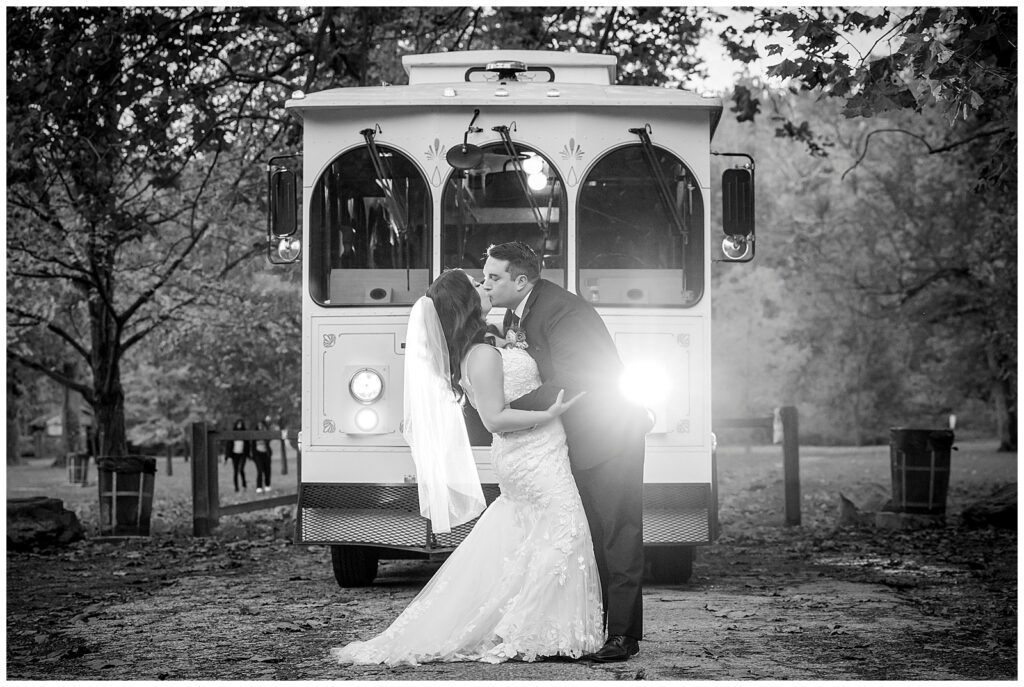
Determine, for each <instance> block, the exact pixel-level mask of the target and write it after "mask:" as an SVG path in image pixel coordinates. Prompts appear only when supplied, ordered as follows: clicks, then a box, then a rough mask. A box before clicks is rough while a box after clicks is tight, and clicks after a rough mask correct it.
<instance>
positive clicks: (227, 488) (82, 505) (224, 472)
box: [7, 446, 298, 534]
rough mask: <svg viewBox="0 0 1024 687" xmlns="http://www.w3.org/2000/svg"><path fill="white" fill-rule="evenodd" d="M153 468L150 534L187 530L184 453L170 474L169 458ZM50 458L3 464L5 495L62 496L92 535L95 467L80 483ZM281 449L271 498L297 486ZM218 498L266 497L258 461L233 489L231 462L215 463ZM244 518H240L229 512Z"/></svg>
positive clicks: (291, 456)
mask: <svg viewBox="0 0 1024 687" xmlns="http://www.w3.org/2000/svg"><path fill="white" fill-rule="evenodd" d="M156 461H157V471H156V479H155V481H154V492H153V520H152V528H153V531H154V533H159V532H162V531H171V530H174V531H179V532H181V533H184V534H187V533H191V528H192V464H191V462H188V461H186V460H185V458H184V457H183V456H174V457H172V458H171V472H172V474H170V475H168V474H167V457H166V456H160V457H158V458H157V459H156ZM52 463H53V460H52V459H50V458H45V459H29V460H27V461H26V462H25V463H24V464H22V465H8V466H7V498H8V499H11V498H19V497H26V496H50V497H53V498H58V499H61V500H62V501H63V502H64V507H65V508H67V509H69V510H73V511H75V513H76V514H77V515H78V518H79V520H81V522H82V525H83V526H85V528H86V530H87V531H89V532H90V533H92V534H95V533H96V532H97V530H98V528H99V488H98V486H97V483H96V477H97V475H96V465H95V463H93V462H91V461H90V463H89V483H88V485H87V486H79V485H76V484H70V483H69V482H68V471H67V469H66V468H54V467H51V465H52ZM281 470H282V460H281V452H280V449H279V447H277V446H275V447H274V453H273V459H272V463H271V484H272V485H273V490H272V492H271V494H270V495H271V496H280V495H284V494H294V493H295V492H296V490H297V484H298V481H297V480H298V478H297V475H298V464H297V462H296V453H295V450H294V449H292V448H291V447H289V450H288V474H287V475H282V474H281ZM218 474H219V480H218V486H219V489H220V501H221V503H222V504H231V503H241V502H244V501H254V500H256V499H260V498H264V495H263V494H257V493H256V465H255V464H254V463H253V462H252V461H246V464H245V475H246V481H247V483H248V489H246V490H245V491H239V492H238V493H237V494H236V493H235V489H234V484H233V481H232V468H231V463H230V462H227V463H225V462H224V459H223V458H221V459H220V462H219V470H218ZM232 517H244V516H232Z"/></svg>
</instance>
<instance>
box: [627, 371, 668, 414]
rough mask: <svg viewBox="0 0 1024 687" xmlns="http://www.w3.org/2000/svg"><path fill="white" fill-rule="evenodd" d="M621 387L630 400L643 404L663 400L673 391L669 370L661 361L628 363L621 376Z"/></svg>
mask: <svg viewBox="0 0 1024 687" xmlns="http://www.w3.org/2000/svg"><path fill="white" fill-rule="evenodd" d="M619 389H621V390H622V395H623V396H625V397H626V398H627V399H628V400H630V401H632V402H633V403H636V404H637V405H641V406H652V405H657V404H659V403H661V402H663V401H664V400H665V399H666V398H668V395H669V393H671V391H672V380H671V379H670V378H669V375H668V370H666V369H665V367H664V366H663V365H661V364H659V363H656V362H651V361H644V362H631V363H628V364H627V365H626V367H625V369H624V370H623V371H622V376H621V377H620V378H619Z"/></svg>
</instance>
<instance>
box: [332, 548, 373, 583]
mask: <svg viewBox="0 0 1024 687" xmlns="http://www.w3.org/2000/svg"><path fill="white" fill-rule="evenodd" d="M331 567H333V568H334V579H335V580H337V582H338V586H339V587H367V586H369V585H371V584H373V578H375V577H377V550H376V549H374V548H373V547H371V546H332V547H331Z"/></svg>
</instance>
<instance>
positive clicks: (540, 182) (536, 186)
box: [526, 173, 548, 191]
mask: <svg viewBox="0 0 1024 687" xmlns="http://www.w3.org/2000/svg"><path fill="white" fill-rule="evenodd" d="M526 184H527V186H529V187H530V188H531V189H533V190H534V191H543V190H544V189H545V188H547V186H548V177H547V175H546V174H541V173H537V174H531V175H530V176H528V177H526Z"/></svg>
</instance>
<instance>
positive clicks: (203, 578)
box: [6, 444, 1018, 680]
mask: <svg viewBox="0 0 1024 687" xmlns="http://www.w3.org/2000/svg"><path fill="white" fill-rule="evenodd" d="M778 453H779V450H778V447H774V448H770V447H766V448H755V449H753V450H749V451H748V450H744V449H742V448H738V449H724V450H723V451H722V452H721V453H720V456H719V480H720V481H719V489H720V500H721V503H720V519H721V525H722V534H721V537H720V538H719V539H718V540H717V541H716V542H715V543H714V544H713V545H711V546H708V547H704V548H702V549H700V552H699V555H698V559H697V562H696V564H695V568H694V576H693V577H692V578H691V580H690V581H689V583H687V584H685V585H674V586H673V585H655V584H649V585H648V586H647V587H646V589H645V592H644V613H645V623H646V636H645V638H644V641H643V643H642V644H641V653H640V655H639V656H638V657H636V658H634V659H632V660H630V661H628V662H627V663H622V664H609V665H598V664H589V663H582V662H578V663H563V662H557V663H556V662H548V663H534V664H527V663H520V662H512V663H507V664H503V665H499V666H492V665H485V664H473V663H456V664H441V665H426V666H419V667H400V668H386V667H348V666H344V667H343V666H337V665H333V664H331V662H330V660H329V657H328V649H329V648H330V647H332V646H338V645H343V644H345V643H347V642H349V641H351V640H353V639H359V638H366V637H368V636H370V635H373V634H374V633H376V632H378V631H380V630H382V629H383V628H384V627H386V626H387V624H388V623H389V622H390V620H391V619H393V618H394V617H395V615H397V613H398V612H399V611H400V610H401V609H402V608H403V607H404V605H405V604H406V603H407V602H408V601H409V600H410V599H411V598H412V597H413V596H414V595H415V594H416V593H417V591H418V590H419V589H420V587H422V585H423V583H424V582H425V581H426V580H427V579H428V578H429V576H430V574H431V573H432V571H433V570H434V569H436V567H437V564H436V563H428V562H417V561H395V562H388V563H384V564H382V566H381V571H380V574H379V577H378V580H377V582H376V583H375V585H374V586H373V587H370V588H366V589H340V588H339V587H337V585H336V584H335V582H334V580H333V577H332V575H331V570H330V552H329V550H328V549H327V548H326V547H305V546H296V545H293V544H292V543H291V540H290V536H291V527H292V521H291V512H290V509H288V508H279V509H277V510H275V511H266V512H264V513H262V514H252V515H244V516H235V517H232V518H225V519H224V521H223V524H222V526H221V528H220V529H219V531H218V534H217V536H215V537H212V538H209V539H195V538H192V537H190V536H187V533H188V530H189V520H188V518H187V517H186V518H184V519H182V515H183V514H184V515H187V512H186V511H187V508H185V506H184V505H182V504H180V503H179V504H169V503H163V504H160V507H161V508H162V509H163V510H162V511H161V513H162V515H161V517H162V518H164V520H165V524H164V527H162V529H163V530H164V531H162V532H161V533H159V534H156V535H154V536H153V537H151V538H146V539H136V540H127V541H98V540H97V539H96V538H95V537H93V538H90V539H89V540H87V541H86V542H81V543H79V544H76V545H73V546H71V547H69V548H66V549H63V550H60V551H51V552H36V553H12V552H9V553H8V554H7V656H6V659H7V665H6V671H7V677H8V678H10V679H32V680H65V679H105V680H106V679H144V680H160V679H171V680H198V679H202V680H221V679H270V680H294V679H355V680H450V679H458V680H463V679H478V680H615V679H648V680H753V679H769V680H820V679H843V680H845V679H856V680H901V679H902V680H1009V679H1015V678H1016V677H1017V662H1018V655H1017V535H1016V531H1015V530H996V529H965V528H963V527H961V526H959V524H958V523H959V518H958V514H959V512H960V510H962V508H963V507H964V506H965V505H967V504H968V503H970V502H971V501H973V500H976V499H977V498H980V497H981V496H983V495H984V494H985V493H988V492H989V491H991V490H992V488H993V487H995V486H998V485H1000V484H1006V483H1015V482H1016V455H1015V454H998V453H995V452H994V451H993V450H992V449H991V447H989V446H988V445H983V444H979V445H971V446H966V445H961V446H960V450H959V451H958V452H957V453H956V454H954V468H953V473H952V477H951V484H950V494H949V500H948V504H949V507H948V514H947V519H946V524H945V525H944V526H938V527H931V528H927V529H921V530H914V531H893V530H888V529H878V528H875V527H871V526H866V525H862V526H848V527H837V522H838V494H839V492H842V493H843V494H844V495H845V496H846V497H848V498H850V499H851V500H853V501H854V502H855V503H858V504H864V503H867V502H869V501H870V499H872V498H875V497H877V495H878V494H879V493H881V492H887V491H888V484H889V458H888V451H887V448H885V447H878V448H875V449H819V448H808V447H802V448H801V465H800V470H801V493H802V498H801V510H802V514H803V522H802V524H801V525H800V526H798V527H786V526H784V525H782V524H781V523H782V513H783V501H782V472H781V458H780V457H779V455H778ZM32 469H33V468H29V467H25V468H9V469H8V475H7V477H8V496H9V497H10V496H12V495H34V494H33V492H32V489H37V490H42V489H44V488H45V485H44V482H45V480H43V479H41V478H40V476H39V475H37V474H35V473H32ZM34 469H37V470H39V469H42V468H38V467H36V468H34ZM50 470H52V468H51V469H50ZM184 472H187V464H186V465H185V466H183V467H181V468H180V469H179V468H177V467H176V472H175V478H174V479H175V480H176V479H180V477H179V475H180V474H181V473H184ZM163 477H164V476H163V475H158V478H157V479H158V483H159V481H160V480H161V478H163ZM33 480H35V482H33ZM293 480H294V478H293ZM164 481H165V482H168V481H170V480H169V479H164ZM222 481H223V480H222ZM36 483H38V484H37V486H36V487H33V488H32V489H30V488H29V487H25V486H20V487H19V486H18V485H19V484H22V485H24V484H36ZM59 491H60V490H55V489H50V490H49V491H48V492H47V491H39V493H48V494H49V495H54V496H58V497H60V496H59V494H58V493H57V492H59ZM158 496H159V494H158ZM93 498H95V495H94V494H93ZM232 498H233V495H232ZM83 500H88V498H87V497H85V496H83ZM83 510H84V511H85V513H86V515H85V516H83V521H84V522H85V524H86V525H87V526H89V525H90V521H89V517H90V515H89V514H90V513H91V511H89V510H88V509H84V508H83ZM81 515H82V514H81V513H80V516H81Z"/></svg>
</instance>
